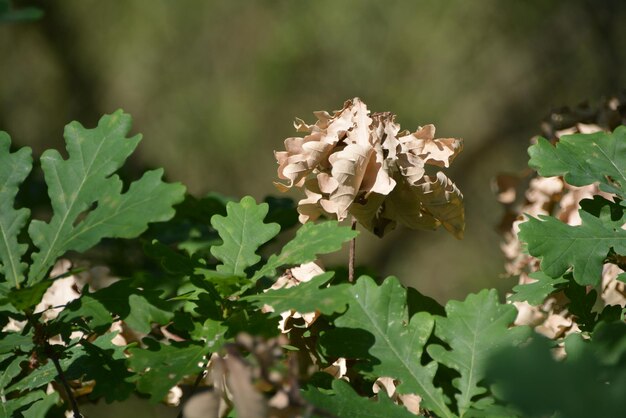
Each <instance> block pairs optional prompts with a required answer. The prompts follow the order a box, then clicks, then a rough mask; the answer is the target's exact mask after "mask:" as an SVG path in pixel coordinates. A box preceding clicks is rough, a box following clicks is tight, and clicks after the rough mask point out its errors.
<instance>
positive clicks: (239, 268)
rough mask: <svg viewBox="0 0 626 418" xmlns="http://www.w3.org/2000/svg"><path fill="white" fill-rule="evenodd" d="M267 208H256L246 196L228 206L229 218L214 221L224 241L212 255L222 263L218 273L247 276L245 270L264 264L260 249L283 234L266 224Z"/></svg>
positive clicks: (212, 250) (262, 206)
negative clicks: (279, 234) (258, 250)
mask: <svg viewBox="0 0 626 418" xmlns="http://www.w3.org/2000/svg"><path fill="white" fill-rule="evenodd" d="M268 208H269V206H268V204H267V203H261V204H260V205H257V204H256V202H255V201H254V199H253V198H252V197H250V196H246V197H244V198H243V199H241V201H240V202H239V203H235V202H228V204H227V205H226V213H227V214H226V216H221V215H215V216H213V217H212V218H211V225H212V226H213V228H215V229H216V230H217V232H218V233H219V235H220V238H222V241H223V243H222V245H219V246H214V247H212V248H211V254H213V256H214V257H215V258H217V259H218V260H220V261H221V262H222V264H221V265H218V266H217V271H218V272H220V273H227V274H234V275H237V276H244V275H245V269H247V268H248V267H250V266H253V265H254V264H256V263H258V262H259V261H260V260H261V257H260V256H259V255H257V254H256V251H257V249H258V248H259V247H260V246H261V245H263V244H265V243H266V242H267V241H269V240H271V239H272V238H274V237H275V236H276V235H277V234H278V232H279V231H280V226H279V225H278V224H275V223H271V224H266V223H264V222H263V219H264V218H265V215H267V211H268Z"/></svg>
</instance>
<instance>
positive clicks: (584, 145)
mask: <svg viewBox="0 0 626 418" xmlns="http://www.w3.org/2000/svg"><path fill="white" fill-rule="evenodd" d="M528 154H529V155H530V161H529V162H528V165H529V166H530V167H531V168H534V169H536V170H537V172H538V173H539V174H541V175H542V176H544V177H551V176H563V177H564V179H565V181H566V182H567V183H569V184H571V185H573V186H586V185H588V184H593V183H595V182H599V183H600V189H601V190H603V191H605V192H608V193H615V194H617V195H618V196H620V197H622V198H623V197H624V196H625V193H624V192H625V190H626V189H625V187H626V127H625V126H620V127H618V128H617V129H615V131H614V132H613V133H606V132H596V133H593V134H576V135H566V136H563V137H561V139H560V140H559V142H558V143H557V144H556V146H552V145H551V144H550V142H549V141H547V140H546V139H543V138H539V141H537V144H535V145H533V146H531V147H530V148H529V149H528Z"/></svg>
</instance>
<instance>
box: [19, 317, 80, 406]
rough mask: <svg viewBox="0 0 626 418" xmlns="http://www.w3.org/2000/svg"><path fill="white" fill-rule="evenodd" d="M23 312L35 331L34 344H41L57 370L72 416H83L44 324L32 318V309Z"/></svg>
mask: <svg viewBox="0 0 626 418" xmlns="http://www.w3.org/2000/svg"><path fill="white" fill-rule="evenodd" d="M25 313H26V318H27V319H28V322H30V324H31V326H32V327H33V329H34V331H35V336H34V338H33V340H34V342H35V344H39V345H43V350H44V353H45V355H46V357H48V358H49V359H50V360H51V361H52V363H53V364H54V368H55V369H56V371H57V375H58V377H59V380H60V381H61V385H62V386H63V389H64V390H65V393H66V394H67V398H68V399H69V401H70V405H71V407H72V412H73V413H74V414H73V415H74V417H73V418H83V415H82V414H81V413H80V409H79V408H78V402H76V398H75V397H74V394H73V393H72V388H71V387H70V385H69V383H68V382H67V378H66V377H65V373H64V372H63V368H61V363H60V362H59V358H58V357H57V355H56V353H55V352H54V350H53V349H52V346H51V345H50V343H49V342H48V333H47V332H46V327H45V325H44V324H42V323H40V322H39V321H37V320H36V319H35V318H33V315H32V311H30V310H28V311H26V312H25Z"/></svg>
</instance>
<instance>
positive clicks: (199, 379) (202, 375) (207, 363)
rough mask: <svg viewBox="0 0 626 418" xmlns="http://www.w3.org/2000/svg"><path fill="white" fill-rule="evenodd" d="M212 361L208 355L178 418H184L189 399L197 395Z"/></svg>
mask: <svg viewBox="0 0 626 418" xmlns="http://www.w3.org/2000/svg"><path fill="white" fill-rule="evenodd" d="M210 359H211V354H210V353H208V354H207V356H206V360H205V361H204V363H203V364H202V370H201V371H200V373H198V376H196V380H195V381H194V382H193V386H192V387H191V390H190V391H189V395H188V396H187V399H185V401H184V402H181V405H180V411H179V412H178V415H176V418H183V409H184V406H185V403H186V402H187V401H188V400H189V399H191V397H192V396H193V395H194V394H195V393H196V390H197V389H198V386H200V382H202V379H204V376H206V371H207V370H206V369H207V367H208V366H209V360H210Z"/></svg>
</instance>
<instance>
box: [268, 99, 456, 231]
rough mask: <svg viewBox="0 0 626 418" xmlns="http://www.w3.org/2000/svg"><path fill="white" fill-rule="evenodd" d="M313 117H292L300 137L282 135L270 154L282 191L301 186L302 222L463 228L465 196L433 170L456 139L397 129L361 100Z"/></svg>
mask: <svg viewBox="0 0 626 418" xmlns="http://www.w3.org/2000/svg"><path fill="white" fill-rule="evenodd" d="M314 114H315V116H316V117H317V122H315V123H314V124H313V125H308V124H306V123H305V122H304V121H302V120H300V119H296V122H295V124H294V125H295V127H296V129H297V131H298V132H304V133H306V135H305V136H304V137H294V138H287V139H286V140H285V149H286V150H285V151H280V152H276V153H275V155H276V160H277V162H278V165H279V167H278V178H279V179H281V180H284V181H286V183H280V182H276V183H275V184H276V186H277V187H278V189H279V190H281V191H286V190H288V189H290V188H292V187H294V186H295V187H299V188H303V189H304V192H305V194H306V198H305V199H303V200H301V201H300V202H299V204H298V212H299V213H300V221H301V222H302V223H304V222H306V221H308V220H315V219H317V218H318V217H319V216H320V215H326V216H331V217H336V218H337V219H338V220H340V221H341V220H343V219H346V218H347V217H348V216H349V215H352V216H354V218H356V220H357V221H358V222H359V223H360V224H361V225H363V226H364V227H365V228H366V229H368V230H370V231H372V232H374V233H375V234H376V235H378V236H383V235H384V234H385V233H387V232H388V231H390V230H392V229H393V228H394V227H395V226H396V225H397V224H398V223H400V224H402V225H405V226H408V227H409V228H413V229H436V228H437V227H439V226H440V225H443V226H444V228H446V229H447V230H448V231H449V232H451V233H452V234H453V235H454V236H456V237H457V238H461V237H462V235H463V230H464V224H465V223H464V208H463V196H462V194H461V192H460V191H459V189H458V188H457V187H456V186H455V185H454V183H453V182H452V181H451V180H450V179H449V178H448V177H446V175H445V174H444V173H443V172H441V171H439V169H441V168H447V167H449V166H450V163H451V162H452V160H454V158H455V157H456V156H457V155H458V153H459V152H460V151H461V150H462V141H461V140H460V139H457V138H437V139H436V138H435V127H434V126H433V125H426V126H423V127H420V128H419V129H418V130H417V131H415V132H413V133H409V132H408V131H400V125H399V124H397V123H396V122H395V116H394V115H393V114H391V113H389V112H384V113H372V114H370V111H369V110H368V109H367V106H366V105H365V103H363V102H362V101H361V100H360V99H358V98H354V99H352V100H348V101H347V102H346V103H345V104H344V107H343V109H341V110H338V111H335V112H334V114H333V115H330V114H329V113H328V112H315V113H314Z"/></svg>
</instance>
